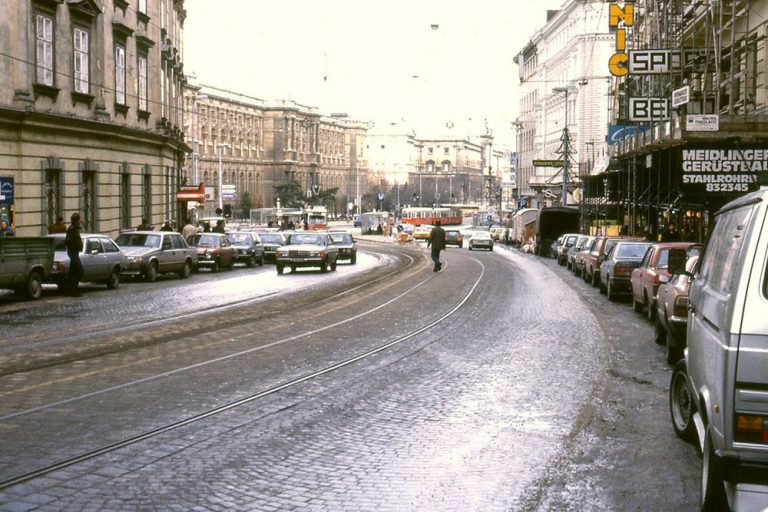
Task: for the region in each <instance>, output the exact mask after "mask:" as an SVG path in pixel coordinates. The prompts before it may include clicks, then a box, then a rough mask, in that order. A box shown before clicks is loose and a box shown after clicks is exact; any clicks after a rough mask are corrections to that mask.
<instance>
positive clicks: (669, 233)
mask: <svg viewBox="0 0 768 512" xmlns="http://www.w3.org/2000/svg"><path fill="white" fill-rule="evenodd" d="M661 241H662V242H679V241H680V233H678V232H677V229H676V228H675V224H674V223H672V222H670V223H669V225H667V229H665V230H664V231H663V232H662V233H661Z"/></svg>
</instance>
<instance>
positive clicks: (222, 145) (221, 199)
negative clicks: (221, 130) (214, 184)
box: [216, 142, 230, 210]
mask: <svg viewBox="0 0 768 512" xmlns="http://www.w3.org/2000/svg"><path fill="white" fill-rule="evenodd" d="M216 147H217V148H219V209H220V210H223V209H224V193H223V191H222V190H223V188H222V187H223V185H224V181H223V179H224V178H223V174H224V173H223V172H222V169H221V153H222V150H223V149H224V148H228V147H230V146H229V144H227V143H226V142H222V143H220V144H217V145H216Z"/></svg>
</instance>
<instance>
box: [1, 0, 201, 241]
mask: <svg viewBox="0 0 768 512" xmlns="http://www.w3.org/2000/svg"><path fill="white" fill-rule="evenodd" d="M184 18H185V11H184V2H183V0H130V1H129V0H104V1H101V2H96V1H94V0H80V1H73V0H69V1H63V0H19V1H15V2H4V3H2V4H0V32H1V33H3V34H6V35H7V36H6V37H2V38H0V67H1V68H2V73H0V140H2V142H1V143H0V216H4V217H7V218H9V219H10V220H11V222H12V223H13V224H14V225H15V227H16V230H17V233H18V234H19V235H27V236H35V235H41V234H45V233H47V226H48V225H49V224H51V223H53V222H55V220H56V217H58V216H62V217H64V218H65V219H68V218H69V216H70V215H71V214H72V213H74V212H80V214H81V215H82V218H83V221H84V227H85V229H86V230H87V231H98V232H103V233H111V234H116V233H117V232H118V231H119V230H120V229H124V228H130V227H135V226H136V225H137V224H139V223H140V221H141V219H142V218H143V217H146V218H147V219H149V220H150V222H151V223H152V224H155V225H159V224H160V223H162V221H163V220H164V219H170V218H178V216H179V215H180V210H179V205H178V203H177V202H176V200H175V197H176V196H175V194H176V190H177V188H178V186H179V185H180V183H181V181H182V164H183V162H184V159H185V154H186V152H187V151H188V149H189V148H188V147H187V146H186V144H185V143H184V141H183V136H182V126H183V122H184V116H183V111H182V108H181V91H182V87H183V84H184V73H183V64H182V31H183V25H184Z"/></svg>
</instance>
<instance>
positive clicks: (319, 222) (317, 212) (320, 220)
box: [303, 206, 328, 229]
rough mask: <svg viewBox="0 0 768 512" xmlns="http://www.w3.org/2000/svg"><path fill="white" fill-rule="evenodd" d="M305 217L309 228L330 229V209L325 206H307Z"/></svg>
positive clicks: (305, 222)
mask: <svg viewBox="0 0 768 512" xmlns="http://www.w3.org/2000/svg"><path fill="white" fill-rule="evenodd" d="M303 217H304V219H303V220H304V224H305V226H306V228H307V229H328V210H327V209H326V207H325V206H313V207H312V208H307V209H305V210H304V215H303Z"/></svg>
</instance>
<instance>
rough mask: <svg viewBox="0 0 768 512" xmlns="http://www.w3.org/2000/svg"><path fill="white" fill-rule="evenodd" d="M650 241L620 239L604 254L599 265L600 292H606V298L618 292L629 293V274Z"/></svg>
mask: <svg viewBox="0 0 768 512" xmlns="http://www.w3.org/2000/svg"><path fill="white" fill-rule="evenodd" d="M650 245H651V242H639V241H631V242H628V241H623V240H622V241H621V242H619V243H617V244H616V245H614V246H613V247H612V248H611V250H610V252H608V254H606V256H605V261H603V263H602V264H601V265H600V293H606V294H607V295H608V300H614V299H615V298H616V297H617V296H618V295H619V294H622V293H627V294H628V293H631V291H632V287H631V285H630V276H631V275H632V271H633V270H634V269H636V268H637V267H638V266H639V265H640V261H642V259H643V256H644V255H645V251H646V250H647V249H648V247H650Z"/></svg>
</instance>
